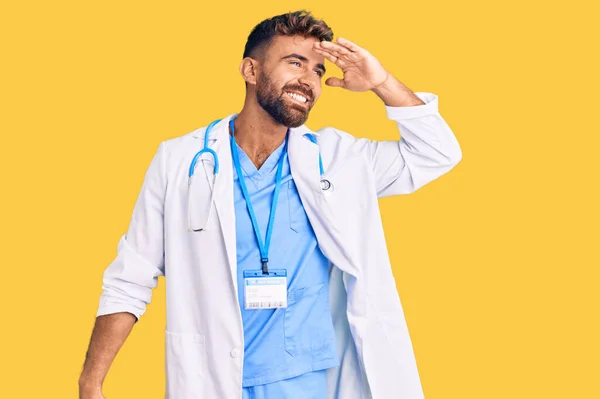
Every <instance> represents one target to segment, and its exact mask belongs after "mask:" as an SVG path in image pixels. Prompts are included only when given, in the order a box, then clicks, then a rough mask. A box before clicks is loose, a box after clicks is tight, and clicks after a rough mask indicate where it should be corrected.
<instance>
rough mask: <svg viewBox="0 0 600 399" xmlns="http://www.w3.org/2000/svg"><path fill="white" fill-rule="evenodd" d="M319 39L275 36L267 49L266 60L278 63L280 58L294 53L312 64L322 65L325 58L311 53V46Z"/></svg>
mask: <svg viewBox="0 0 600 399" xmlns="http://www.w3.org/2000/svg"><path fill="white" fill-rule="evenodd" d="M318 41H319V39H317V38H315V37H302V36H298V35H297V36H279V35H278V36H275V37H274V38H273V39H272V40H271V43H270V46H269V47H268V49H267V58H269V59H270V61H278V60H280V59H281V58H283V57H285V56H287V55H290V54H293V53H296V54H299V55H302V56H304V57H306V58H308V59H309V60H311V61H312V62H314V63H319V64H323V63H324V61H325V57H324V56H322V55H320V54H317V53H316V52H314V51H313V49H312V48H313V44H314V43H315V42H318Z"/></svg>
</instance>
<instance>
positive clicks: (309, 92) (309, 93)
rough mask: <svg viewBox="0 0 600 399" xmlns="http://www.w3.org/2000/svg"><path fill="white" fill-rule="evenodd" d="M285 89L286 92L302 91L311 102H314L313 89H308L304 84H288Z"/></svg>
mask: <svg viewBox="0 0 600 399" xmlns="http://www.w3.org/2000/svg"><path fill="white" fill-rule="evenodd" d="M283 91H284V92H286V91H296V92H298V93H302V94H304V96H305V97H306V98H307V99H308V100H309V101H311V102H312V99H313V93H312V90H310V89H307V88H306V87H304V86H286V87H284V88H283Z"/></svg>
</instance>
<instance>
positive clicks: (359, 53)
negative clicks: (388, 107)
mask: <svg viewBox="0 0 600 399" xmlns="http://www.w3.org/2000/svg"><path fill="white" fill-rule="evenodd" d="M313 50H314V51H315V52H316V53H317V54H320V55H323V56H324V57H325V58H326V59H328V60H329V61H331V62H332V63H334V64H335V65H337V66H338V67H339V68H340V69H341V70H342V72H343V73H344V77H343V78H342V79H340V78H335V77H331V78H328V79H327V80H326V81H325V84H326V85H328V86H331V87H342V88H344V89H347V90H350V91H367V90H371V89H373V88H375V87H377V86H380V85H381V84H383V83H384V82H385V81H386V80H387V77H388V72H387V71H386V70H385V68H384V67H383V66H382V65H381V63H380V62H379V60H378V59H377V58H375V57H374V56H373V55H372V54H371V53H369V52H368V51H367V50H366V49H364V48H362V47H360V46H358V45H357V44H355V43H353V42H351V41H350V40H347V39H344V38H341V37H339V38H338V39H337V42H336V43H334V42H328V41H321V42H319V41H316V42H315V43H314V45H313Z"/></svg>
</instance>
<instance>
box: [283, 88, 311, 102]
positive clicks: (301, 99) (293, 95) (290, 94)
mask: <svg viewBox="0 0 600 399" xmlns="http://www.w3.org/2000/svg"><path fill="white" fill-rule="evenodd" d="M285 94H286V95H287V96H288V97H290V98H291V99H292V100H294V101H295V102H297V103H299V104H302V105H307V104H308V97H305V96H303V95H302V94H298V93H293V92H291V91H286V92H285Z"/></svg>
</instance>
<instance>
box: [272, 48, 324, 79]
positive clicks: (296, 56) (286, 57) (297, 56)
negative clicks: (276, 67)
mask: <svg viewBox="0 0 600 399" xmlns="http://www.w3.org/2000/svg"><path fill="white" fill-rule="evenodd" d="M289 58H298V59H299V60H300V61H304V62H306V61H308V58H306V57H305V56H303V55H300V54H296V53H292V54H290V55H286V56H285V57H283V58H282V60H287V59H289ZM317 68H320V69H321V70H323V74H325V73H326V72H327V69H325V65H323V64H317Z"/></svg>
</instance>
